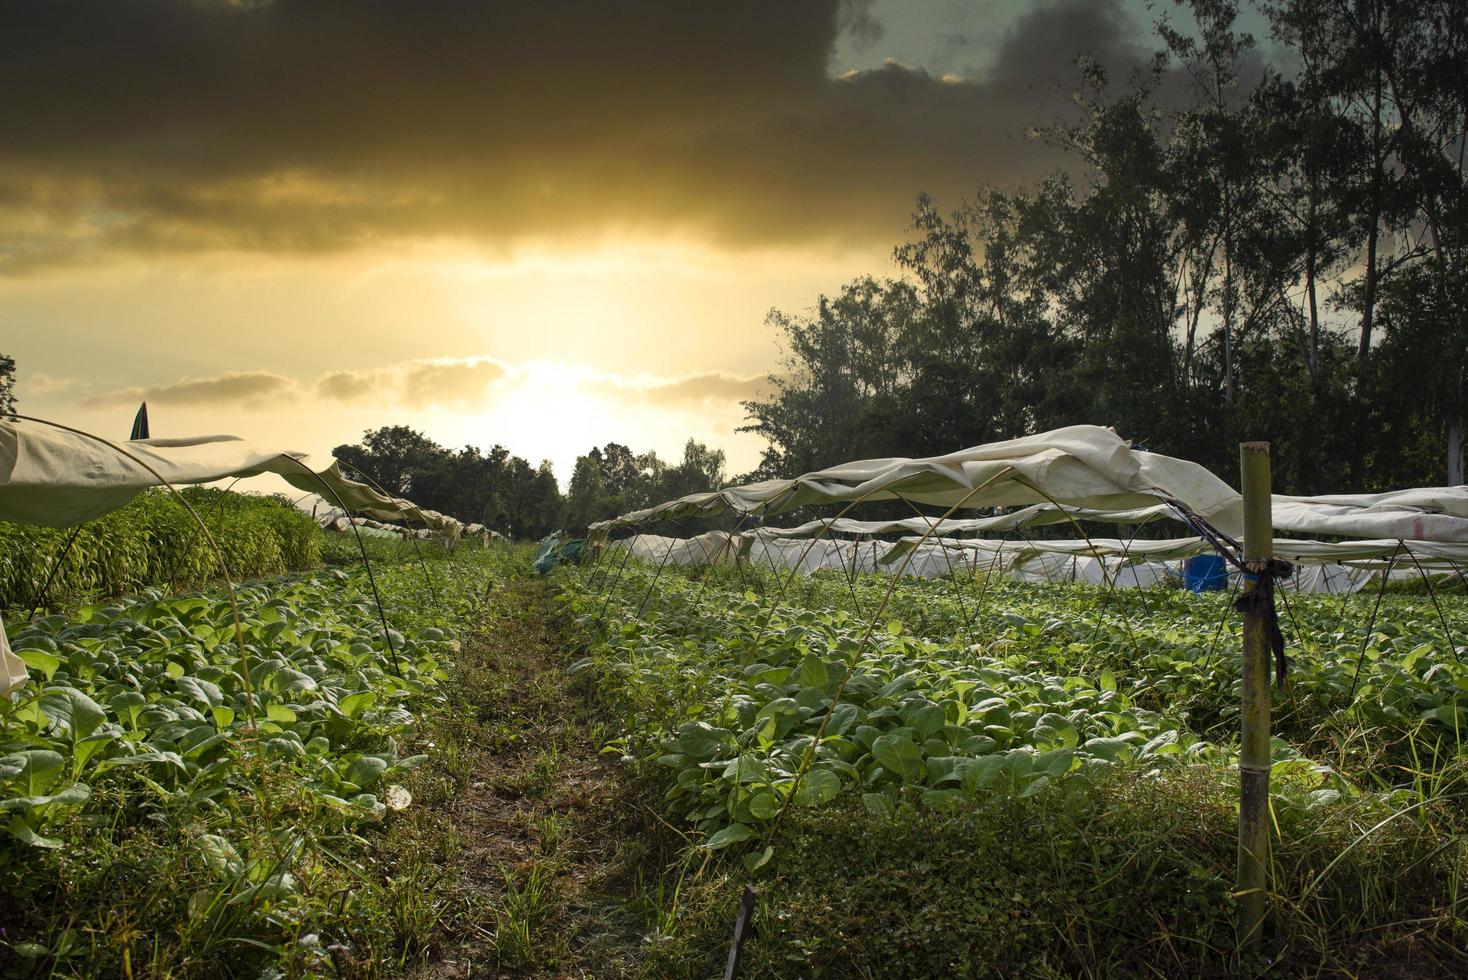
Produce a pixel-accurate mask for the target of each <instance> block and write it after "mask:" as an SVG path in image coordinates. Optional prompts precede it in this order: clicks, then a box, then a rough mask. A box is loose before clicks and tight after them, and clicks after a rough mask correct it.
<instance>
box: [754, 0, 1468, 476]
mask: <svg viewBox="0 0 1468 980" xmlns="http://www.w3.org/2000/svg"><path fill="white" fill-rule="evenodd" d="M1180 6H1181V7H1183V8H1184V9H1185V10H1186V11H1187V12H1188V13H1189V14H1190V15H1191V17H1192V18H1193V22H1194V24H1193V29H1192V30H1188V31H1182V30H1178V29H1175V28H1173V27H1171V26H1169V25H1168V24H1167V23H1165V22H1164V23H1160V24H1159V26H1158V40H1159V42H1160V49H1161V50H1160V51H1159V53H1158V55H1157V57H1156V58H1155V59H1154V61H1153V63H1152V65H1151V67H1150V69H1149V70H1148V71H1146V72H1144V73H1142V74H1141V75H1139V76H1138V77H1134V78H1129V79H1125V80H1123V81H1121V82H1120V83H1113V81H1112V80H1110V79H1108V78H1107V77H1106V74H1105V72H1104V71H1103V70H1102V69H1101V68H1100V67H1099V66H1097V65H1094V64H1084V63H1083V64H1082V69H1083V71H1082V75H1083V78H1084V83H1083V85H1082V87H1081V89H1080V90H1079V91H1078V93H1077V103H1078V104H1079V106H1080V107H1081V113H1080V116H1079V121H1077V122H1075V123H1073V124H1069V125H1065V126H1052V127H1050V128H1048V129H1045V130H1043V131H1042V134H1041V137H1042V138H1045V139H1048V140H1050V141H1052V142H1054V143H1055V144H1056V145H1058V146H1060V147H1062V148H1064V150H1065V151H1067V155H1068V158H1069V159H1070V160H1071V162H1072V166H1071V167H1069V168H1068V169H1067V170H1066V171H1065V172H1058V173H1055V174H1052V175H1050V176H1047V177H1045V178H1044V179H1043V180H1040V181H1039V182H1038V183H1037V184H1036V185H1035V186H1033V187H1030V188H1026V189H1023V190H1019V191H1008V192H1006V191H1001V190H999V189H994V188H983V189H981V190H980V191H979V192H978V194H977V195H976V196H975V197H974V198H973V199H972V200H969V201H965V202H962V203H961V204H958V205H957V206H956V207H953V208H952V209H951V210H948V211H946V212H945V211H944V210H942V209H941V208H940V207H939V205H938V203H937V202H935V201H933V200H931V199H930V198H928V197H927V196H920V197H919V199H918V204H917V208H916V213H915V216H914V233H913V234H912V235H911V236H910V239H909V240H908V241H906V242H904V243H902V244H900V245H898V246H897V247H896V249H895V251H894V258H895V263H896V266H897V273H896V274H895V275H893V276H891V277H889V278H884V279H877V278H872V277H863V278H860V279H857V280H855V281H853V282H850V283H848V284H846V285H845V286H844V287H842V288H841V290H840V291H839V292H838V293H837V294H836V295H834V296H822V297H820V299H819V301H818V303H817V304H816V305H815V307H814V309H813V310H812V311H810V312H809V313H803V314H790V313H783V312H779V311H773V312H772V313H771V314H770V320H771V322H772V323H773V324H774V326H775V327H777V328H778V330H779V331H780V333H781V334H782V335H783V339H784V341H785V343H784V347H785V349H786V351H787V354H786V358H785V362H784V364H783V365H782V366H781V371H780V373H778V374H777V375H774V376H772V377H771V382H772V384H773V385H774V389H773V394H772V395H771V396H770V397H769V398H767V399H764V400H756V401H751V402H747V403H746V405H745V407H746V409H747V411H748V415H749V419H750V422H749V425H748V426H747V427H746V429H747V430H748V431H753V432H756V433H758V434H760V435H762V436H764V437H765V438H766V439H767V440H768V442H769V448H768V450H767V451H766V452H765V454H764V457H763V460H762V462H761V465H760V467H759V469H758V470H757V471H756V473H754V474H751V475H752V476H756V477H775V476H791V475H794V474H797V473H800V472H804V471H807V470H809V469H812V468H816V467H820V466H825V465H829V464H831V463H833V462H835V461H839V460H846V459H855V458H863V457H871V456H889V455H898V456H922V455H929V454H934V453H941V452H949V451H952V450H954V449H956V448H959V447H963V446H971V445H976V444H979V443H983V442H988V441H992V440H996V439H1005V438H1012V437H1015V436H1019V435H1024V434H1027V433H1031V432H1035V431H1041V430H1044V429H1048V428H1053V427H1057V426H1061V425H1067V424H1072V423H1075V422H1082V421H1085V422H1099V423H1102V424H1108V425H1113V426H1115V427H1116V428H1117V429H1118V431H1119V432H1121V434H1122V435H1124V436H1127V437H1129V438H1132V439H1134V440H1136V441H1137V442H1138V443H1139V444H1141V445H1143V446H1144V447H1146V448H1148V449H1152V450H1156V451H1160V452H1166V453H1169V454H1172V455H1177V456H1182V457H1186V458H1188V459H1192V460H1195V461H1197V462H1200V463H1202V464H1204V465H1206V466H1208V467H1210V468H1211V469H1213V470H1214V471H1215V472H1217V473H1219V474H1220V475H1222V476H1225V477H1229V476H1231V475H1232V474H1233V472H1234V471H1235V469H1236V467H1237V456H1236V452H1237V450H1236V444H1237V443H1238V442H1239V441H1240V440H1241V439H1268V440H1270V441H1271V442H1273V443H1274V447H1275V454H1276V461H1275V467H1276V485H1277V486H1278V487H1280V488H1281V489H1282V490H1288V491H1293V492H1297V493H1311V492H1324V491H1339V490H1351V489H1366V490H1372V489H1387V488H1392V487H1403V486H1420V485H1436V484H1441V483H1444V482H1446V483H1449V484H1458V483H1462V482H1463V416H1464V410H1465V403H1464V381H1465V374H1468V320H1465V310H1468V302H1465V301H1468V274H1465V268H1464V259H1465V250H1468V193H1465V182H1464V153H1465V133H1468V3H1462V2H1460V0H1264V2H1262V3H1260V4H1258V5H1257V7H1256V9H1258V10H1260V11H1262V13H1263V14H1264V15H1265V17H1266V19H1267V24H1268V36H1267V39H1266V40H1267V42H1268V44H1267V47H1264V46H1261V44H1260V42H1259V41H1258V40H1257V39H1255V38H1253V37H1251V36H1250V35H1248V34H1245V33H1242V32H1241V31H1239V30H1238V27H1237V25H1238V22H1239V20H1238V18H1239V13H1240V8H1239V5H1238V3H1237V2H1234V0H1191V2H1186V3H1180ZM1262 47H1263V49H1264V50H1267V51H1268V53H1269V63H1268V64H1266V63H1265V62H1264V60H1263V58H1262V56H1261V53H1260V52H1261V48H1262ZM1179 79H1181V80H1182V85H1181V87H1182V88H1184V89H1185V90H1186V98H1185V99H1179V98H1178V89H1179Z"/></svg>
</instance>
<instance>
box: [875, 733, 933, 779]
mask: <svg viewBox="0 0 1468 980" xmlns="http://www.w3.org/2000/svg"><path fill="white" fill-rule="evenodd" d="M872 755H873V756H875V757H876V759H877V761H878V762H880V763H881V764H882V768H884V769H886V770H887V771H888V772H891V773H893V774H894V775H895V776H897V778H899V779H901V780H902V781H903V782H907V783H920V782H922V781H923V776H924V775H926V773H927V767H926V766H925V765H924V764H923V754H922V752H921V751H920V750H919V749H918V747H917V745H916V744H914V743H913V740H912V739H910V738H908V737H907V736H905V735H883V736H881V737H880V738H878V739H876V740H875V741H873V742H872Z"/></svg>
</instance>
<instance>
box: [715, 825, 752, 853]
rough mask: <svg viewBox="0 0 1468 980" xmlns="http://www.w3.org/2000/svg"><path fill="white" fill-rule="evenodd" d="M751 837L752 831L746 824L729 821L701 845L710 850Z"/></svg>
mask: <svg viewBox="0 0 1468 980" xmlns="http://www.w3.org/2000/svg"><path fill="white" fill-rule="evenodd" d="M752 837H754V831H753V830H751V829H750V828H749V827H748V826H746V825H744V824H742V823H731V824H730V825H729V826H727V827H725V828H724V829H723V830H720V831H718V832H717V833H715V834H714V835H713V836H711V837H710V838H709V839H708V840H706V841H704V842H703V846H704V847H706V848H708V849H709V850H711V851H717V850H719V849H720V848H724V847H728V846H729V845H731V844H739V843H742V842H744V841H747V840H749V839H750V838H752Z"/></svg>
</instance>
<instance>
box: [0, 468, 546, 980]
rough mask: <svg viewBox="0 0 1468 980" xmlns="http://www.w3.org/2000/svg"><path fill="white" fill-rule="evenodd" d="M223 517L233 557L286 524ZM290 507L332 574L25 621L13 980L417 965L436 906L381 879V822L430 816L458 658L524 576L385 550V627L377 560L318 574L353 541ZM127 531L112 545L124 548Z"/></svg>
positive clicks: (485, 556) (14, 827)
mask: <svg viewBox="0 0 1468 980" xmlns="http://www.w3.org/2000/svg"><path fill="white" fill-rule="evenodd" d="M149 496H150V497H154V495H149ZM206 499H207V498H206ZM196 502H197V500H196ZM159 504H160V501H158V500H157V499H156V498H154V499H151V500H146V501H145V502H144V503H143V506H141V507H138V506H134V507H131V508H125V509H124V510H123V511H119V512H118V514H120V515H123V519H128V518H132V517H137V516H140V515H141V516H143V517H148V516H150V515H151V514H153V512H154V511H155V510H156V509H157V508H158V506H159ZM130 510H131V511H133V514H131V515H130V514H129V513H128V512H129V511H130ZM219 510H220V512H221V513H225V514H227V513H229V512H235V513H236V514H242V515H245V516H241V517H238V519H237V520H235V523H236V525H237V526H236V527H235V528H234V529H233V530H235V531H242V532H245V533H240V534H237V535H236V541H235V542H234V544H233V548H234V549H235V550H234V551H233V552H231V554H238V553H239V550H240V549H241V548H243V547H249V546H250V542H251V541H273V540H274V539H273V538H272V537H271V530H270V529H271V528H272V527H274V526H276V525H279V524H280V523H281V520H282V518H284V517H286V516H287V515H284V514H283V513H281V512H280V511H279V509H278V508H276V507H274V505H273V504H272V503H271V502H265V503H260V502H258V501H234V500H229V501H224V502H222V506H221V507H220V508H219ZM114 516H115V515H114ZM291 516H294V517H296V518H298V519H299V520H300V521H301V522H302V523H304V524H305V526H306V528H307V530H308V533H309V537H308V538H307V539H306V541H305V544H304V545H303V550H304V551H306V552H307V553H308V554H309V556H310V559H311V562H310V563H311V565H312V566H314V567H313V569H312V570H310V571H305V572H300V573H297V574H291V575H285V576H276V577H271V578H264V579H257V580H254V581H251V582H249V583H246V584H241V585H239V586H238V587H237V588H236V590H235V595H234V598H233V599H231V598H230V596H229V595H228V593H227V592H226V591H225V590H224V589H222V588H218V587H215V588H212V589H210V590H209V591H206V592H195V593H186V594H167V593H165V592H163V591H161V590H158V589H153V590H150V591H145V592H144V593H142V594H139V595H134V596H131V597H126V598H120V599H116V600H112V601H107V602H102V603H97V604H86V605H80V606H71V607H69V608H65V609H64V610H63V611H60V612H57V613H53V614H50V615H41V616H38V617H36V618H35V619H33V620H32V621H30V622H26V621H25V616H24V611H22V610H15V609H12V611H11V613H10V615H9V619H8V631H9V638H10V642H11V645H12V647H13V648H14V650H15V652H16V653H17V655H18V656H20V657H21V659H23V660H24V661H25V662H26V664H27V666H28V668H29V670H30V672H31V675H32V677H31V682H30V683H29V684H28V685H27V687H26V688H25V689H24V690H23V691H22V692H21V693H20V694H19V695H17V696H13V697H12V698H7V699H0V811H3V816H4V830H5V831H6V834H5V837H4V841H3V844H0V880H3V887H0V894H3V895H4V899H3V900H0V906H3V908H4V912H3V921H4V934H3V940H4V946H3V948H0V963H3V965H4V969H5V971H6V972H7V973H16V974H26V973H32V974H34V975H53V974H54V975H82V976H121V975H127V976H133V975H160V976H184V975H201V976H212V975H220V974H221V973H231V974H236V975H251V976H253V975H259V974H260V971H261V969H265V970H266V973H267V974H268V973H270V971H272V970H275V971H284V973H285V974H290V975H305V974H315V973H319V972H333V971H335V970H337V969H338V968H339V967H341V966H342V965H344V964H345V965H349V966H350V967H351V968H352V969H359V970H363V971H366V972H373V971H375V970H377V969H380V968H381V967H382V966H383V964H390V963H394V962H396V963H398V964H401V963H402V962H403V961H404V957H405V956H406V955H407V953H408V952H410V951H412V948H413V943H414V935H415V933H414V927H413V923H412V922H411V921H398V922H394V921H392V920H393V917H394V916H402V915H409V914H410V913H408V912H405V911H404V909H405V907H411V906H412V904H413V902H414V901H416V896H415V895H413V894H412V893H411V891H409V889H410V888H411V887H412V886H411V884H410V882H407V881H402V882H399V881H398V880H397V879H395V878H394V877H392V876H391V875H389V874H387V873H385V871H383V870H380V869H378V868H377V867H375V865H376V862H377V860H378V856H377V855H378V852H377V848H378V847H379V845H378V844H376V843H374V842H373V840H372V838H373V837H374V836H380V834H378V835H374V832H373V828H379V829H380V828H381V827H382V826H383V824H384V823H385V820H386V818H387V816H388V815H389V814H391V813H395V812H398V811H402V810H405V809H407V808H409V807H412V806H413V805H414V794H415V791H417V790H419V787H420V786H421V785H422V779H421V778H420V777H419V774H418V769H419V767H420V766H422V765H423V764H424V763H426V762H428V761H429V760H430V754H431V753H432V752H433V745H432V734H431V732H430V731H429V729H430V727H431V725H432V723H433V719H435V718H436V717H437V716H438V714H439V713H441V712H442V711H443V710H444V706H445V704H446V699H447V695H446V693H445V690H444V685H445V682H446V681H447V680H448V679H449V678H450V676H451V675H450V670H451V669H452V665H453V663H454V662H455V660H456V655H457V653H458V651H459V650H460V648H461V644H462V642H463V641H464V638H465V637H466V636H467V635H468V633H469V631H470V630H471V629H472V628H473V627H474V625H475V624H476V623H477V622H478V617H479V615H480V614H481V612H482V610H483V609H484V608H485V604H486V603H487V602H488V601H489V598H488V597H489V596H490V595H491V594H492V593H493V592H494V591H495V589H497V588H498V587H499V586H501V585H502V584H503V583H504V582H505V581H506V580H507V579H508V578H510V577H512V575H513V574H515V572H514V569H515V568H517V567H518V566H516V565H515V563H514V559H513V557H512V556H510V555H509V554H508V553H505V552H502V551H498V550H495V551H490V550H487V549H481V548H478V547H475V548H465V549H459V550H457V551H456V552H455V553H454V554H453V555H446V554H444V553H443V551H442V549H438V551H437V553H434V552H433V551H430V550H428V549H424V552H426V554H424V560H422V561H421V562H420V561H416V560H407V559H408V557H409V556H410V555H413V557H417V556H416V555H414V554H413V552H408V551H405V550H404V549H398V548H394V547H388V546H387V544H391V543H387V544H380V545H377V546H375V547H374V549H373V550H374V551H375V552H376V553H377V559H378V560H377V562H376V566H375V569H374V571H375V575H376V579H377V586H378V588H379V590H380V592H381V594H382V596H383V610H382V613H383V614H385V616H386V618H387V620H388V623H389V627H388V629H387V630H386V631H384V626H383V623H382V620H381V617H380V614H379V610H378V607H377V605H376V604H375V602H374V599H373V593H372V591H371V590H370V588H369V583H368V579H367V576H366V574H365V570H364V568H363V567H362V566H361V565H360V563H359V564H356V565H355V566H346V567H324V568H323V567H321V566H320V562H319V561H318V560H317V559H316V555H317V554H318V553H319V551H320V549H321V547H322V546H323V545H324V547H325V550H326V551H327V552H328V555H329V556H330V554H331V553H332V552H333V551H335V550H337V549H339V548H340V542H339V541H338V540H335V539H333V538H327V537H325V536H324V535H323V536H322V538H323V540H322V541H318V540H317V537H318V535H320V532H317V531H316V529H315V528H314V527H312V526H311V525H310V522H309V520H307V519H305V518H303V517H299V515H291ZM215 517H216V519H218V518H219V514H216V515H215ZM223 520H226V521H229V520H234V519H231V518H229V517H224V518H223ZM121 524H122V519H117V520H113V521H110V522H108V524H107V526H106V528H104V529H103V530H102V531H99V532H98V533H99V535H101V536H102V537H103V539H104V540H107V541H112V542H114V543H115V536H116V535H118V534H120V533H121V532H120V531H119V529H118V526H119V525H121ZM216 533H218V529H216ZM340 537H342V536H340V535H337V536H335V538H340ZM133 543H134V544H136V543H137V542H136V541H134V542H133ZM353 547H355V546H353ZM263 550H265V551H266V552H267V554H269V551H270V550H269V549H268V548H266V549H263ZM180 552H181V553H182V554H184V555H185V556H187V555H188V554H189V552H188V551H187V550H184V549H180ZM77 554H78V555H80V556H82V558H83V559H84V558H85V556H86V555H87V554H88V552H87V551H85V550H79V551H78V552H77ZM420 554H422V553H420ZM277 556H278V552H277ZM394 559H396V560H394ZM155 560H156V556H155ZM78 564H79V566H80V565H83V564H84V563H83V562H81V561H79V562H78ZM236 567H238V566H236ZM265 570H267V571H268V570H270V569H268V568H267V569H265ZM138 574H140V575H141V574H143V573H142V572H139V573H138ZM236 611H237V613H238V627H237V626H236ZM17 614H18V615H17ZM442 765H443V760H442V759H439V760H437V766H438V768H439V770H441V769H442ZM323 937H325V938H323ZM225 963H229V964H231V966H230V967H229V968H228V969H223V968H222V965H223V964H225Z"/></svg>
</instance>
